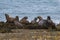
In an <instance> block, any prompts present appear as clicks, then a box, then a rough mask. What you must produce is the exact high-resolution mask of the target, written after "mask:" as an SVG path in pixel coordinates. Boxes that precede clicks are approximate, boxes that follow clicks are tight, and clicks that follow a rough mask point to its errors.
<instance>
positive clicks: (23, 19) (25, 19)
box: [20, 16, 29, 24]
mask: <svg viewBox="0 0 60 40" xmlns="http://www.w3.org/2000/svg"><path fill="white" fill-rule="evenodd" d="M27 19H28V17H27V16H25V17H23V18H22V19H21V20H20V23H22V24H28V23H29V21H28V20H27Z"/></svg>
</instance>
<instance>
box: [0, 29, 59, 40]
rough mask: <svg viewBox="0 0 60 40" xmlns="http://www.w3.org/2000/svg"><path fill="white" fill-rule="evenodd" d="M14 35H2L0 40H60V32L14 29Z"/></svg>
mask: <svg viewBox="0 0 60 40" xmlns="http://www.w3.org/2000/svg"><path fill="white" fill-rule="evenodd" d="M12 31H13V33H0V40H60V31H50V30H45V29H41V30H39V29H32V30H29V29H14V30H12Z"/></svg>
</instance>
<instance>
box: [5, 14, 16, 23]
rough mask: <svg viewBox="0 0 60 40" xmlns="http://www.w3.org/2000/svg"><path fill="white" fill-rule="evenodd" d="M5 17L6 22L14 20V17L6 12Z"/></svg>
mask: <svg viewBox="0 0 60 40" xmlns="http://www.w3.org/2000/svg"><path fill="white" fill-rule="evenodd" d="M5 17H6V20H7V21H6V22H9V23H13V22H14V20H15V18H12V17H10V16H9V15H8V14H5Z"/></svg>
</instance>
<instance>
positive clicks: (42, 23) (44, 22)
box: [5, 14, 56, 29]
mask: <svg viewBox="0 0 60 40" xmlns="http://www.w3.org/2000/svg"><path fill="white" fill-rule="evenodd" d="M5 17H6V23H13V24H15V25H16V26H20V27H22V26H23V25H24V24H32V25H33V24H35V23H36V24H38V25H39V28H50V27H51V28H53V29H54V28H56V26H55V23H54V22H53V21H52V20H51V17H50V16H47V19H43V18H42V17H41V16H37V17H35V18H34V19H33V20H32V21H31V22H29V20H27V19H28V17H27V16H25V17H23V18H22V19H21V20H19V17H18V16H16V17H15V18H13V17H10V16H9V15H8V14H5ZM37 20H38V21H37Z"/></svg>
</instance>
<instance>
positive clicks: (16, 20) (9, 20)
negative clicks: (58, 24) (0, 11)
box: [5, 14, 23, 27]
mask: <svg viewBox="0 0 60 40" xmlns="http://www.w3.org/2000/svg"><path fill="white" fill-rule="evenodd" d="M5 16H6V20H7V23H13V24H15V25H16V26H21V27H22V26H23V25H22V24H21V23H20V22H19V17H18V16H16V18H12V17H9V15H8V14H5Z"/></svg>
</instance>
